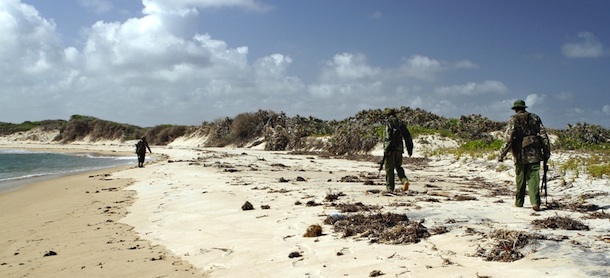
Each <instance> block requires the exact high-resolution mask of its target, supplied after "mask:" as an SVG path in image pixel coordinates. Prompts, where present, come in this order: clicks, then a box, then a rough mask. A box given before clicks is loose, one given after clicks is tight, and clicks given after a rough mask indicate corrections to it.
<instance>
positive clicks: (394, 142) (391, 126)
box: [386, 120, 402, 150]
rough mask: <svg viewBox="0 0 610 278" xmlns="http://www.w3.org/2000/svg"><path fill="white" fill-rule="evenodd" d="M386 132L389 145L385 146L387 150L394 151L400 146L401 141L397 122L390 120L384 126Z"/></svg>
mask: <svg viewBox="0 0 610 278" xmlns="http://www.w3.org/2000/svg"><path fill="white" fill-rule="evenodd" d="M386 131H387V133H388V138H389V139H390V144H389V145H388V146H387V149H388V150H395V149H396V148H398V147H399V146H400V143H401V141H402V133H401V132H400V123H399V122H398V121H397V120H390V121H388V123H387V124H386Z"/></svg>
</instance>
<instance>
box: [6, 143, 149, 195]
mask: <svg viewBox="0 0 610 278" xmlns="http://www.w3.org/2000/svg"><path fill="white" fill-rule="evenodd" d="M136 163H137V158H136V157H135V155H134V156H129V157H127V156H103V155H99V154H92V153H91V154H61V153H49V152H33V151H26V150H14V149H0V191H6V187H8V186H11V185H13V186H14V184H15V182H21V183H23V182H26V181H27V180H28V179H31V178H42V177H51V176H58V175H65V174H71V173H78V172H84V171H92V170H98V169H104V168H111V167H116V166H121V165H128V164H136ZM3 185H4V186H3ZM3 187H5V188H4V190H3Z"/></svg>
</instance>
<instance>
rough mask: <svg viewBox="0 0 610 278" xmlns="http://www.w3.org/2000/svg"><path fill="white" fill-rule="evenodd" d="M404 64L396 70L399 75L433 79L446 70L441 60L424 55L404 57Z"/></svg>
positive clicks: (427, 79) (426, 79)
mask: <svg viewBox="0 0 610 278" xmlns="http://www.w3.org/2000/svg"><path fill="white" fill-rule="evenodd" d="M402 62H403V63H402V64H401V65H400V67H399V68H398V70H397V71H396V73H397V75H398V77H399V78H400V77H407V78H415V79H419V80H425V81H433V80H435V79H436V77H437V75H438V74H439V73H440V72H442V71H444V70H445V67H443V66H442V65H441V62H439V61H437V60H434V59H431V58H429V57H426V56H422V55H413V56H411V57H410V58H408V59H406V58H403V59H402Z"/></svg>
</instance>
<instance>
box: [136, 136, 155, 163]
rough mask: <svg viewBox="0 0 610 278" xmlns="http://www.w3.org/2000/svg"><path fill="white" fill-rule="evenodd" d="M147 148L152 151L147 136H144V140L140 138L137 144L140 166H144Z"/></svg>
mask: <svg viewBox="0 0 610 278" xmlns="http://www.w3.org/2000/svg"><path fill="white" fill-rule="evenodd" d="M146 149H148V151H149V152H150V153H152V151H151V150H150V146H149V145H148V142H146V137H142V140H140V141H139V142H138V143H137V144H136V154H137V155H138V167H140V168H141V167H144V158H145V157H146Z"/></svg>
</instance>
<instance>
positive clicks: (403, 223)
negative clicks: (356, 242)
mask: <svg viewBox="0 0 610 278" xmlns="http://www.w3.org/2000/svg"><path fill="white" fill-rule="evenodd" d="M422 223H423V221H410V220H409V218H408V217H407V216H406V215H405V214H396V213H375V214H368V215H365V214H361V213H358V214H352V215H348V216H346V217H341V218H336V217H333V216H329V217H328V218H327V219H326V220H324V224H328V225H332V226H333V230H334V231H335V232H338V233H342V234H343V237H351V236H355V237H358V238H367V239H369V240H370V242H371V243H382V244H408V243H417V242H419V241H420V239H422V238H427V237H430V233H429V232H428V229H427V228H426V227H425V226H424V225H423V224H422Z"/></svg>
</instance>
